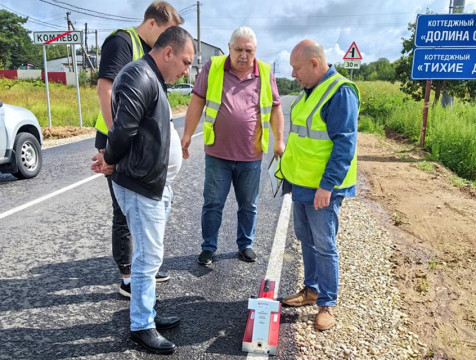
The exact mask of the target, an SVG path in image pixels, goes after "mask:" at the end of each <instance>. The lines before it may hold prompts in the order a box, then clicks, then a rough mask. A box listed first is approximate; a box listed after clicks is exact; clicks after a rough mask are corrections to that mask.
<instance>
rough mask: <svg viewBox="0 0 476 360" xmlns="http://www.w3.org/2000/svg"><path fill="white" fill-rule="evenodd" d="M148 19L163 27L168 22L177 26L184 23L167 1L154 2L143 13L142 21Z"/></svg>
mask: <svg viewBox="0 0 476 360" xmlns="http://www.w3.org/2000/svg"><path fill="white" fill-rule="evenodd" d="M148 19H154V20H155V21H156V22H157V24H159V25H165V24H167V23H168V22H169V21H173V22H174V23H175V24H177V25H180V24H183V23H184V20H183V17H182V16H180V14H179V13H178V11H177V10H175V8H174V7H173V6H172V5H170V4H169V3H168V2H167V1H154V2H153V3H152V4H150V5H149V7H148V8H147V9H146V10H145V13H144V21H146V20H148Z"/></svg>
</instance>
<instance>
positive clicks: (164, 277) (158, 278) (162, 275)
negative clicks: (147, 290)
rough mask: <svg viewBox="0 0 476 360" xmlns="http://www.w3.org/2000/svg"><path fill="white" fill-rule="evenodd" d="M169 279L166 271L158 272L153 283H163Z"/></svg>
mask: <svg viewBox="0 0 476 360" xmlns="http://www.w3.org/2000/svg"><path fill="white" fill-rule="evenodd" d="M169 279H170V276H169V274H167V272H166V271H158V272H157V274H155V281H157V282H165V281H169Z"/></svg>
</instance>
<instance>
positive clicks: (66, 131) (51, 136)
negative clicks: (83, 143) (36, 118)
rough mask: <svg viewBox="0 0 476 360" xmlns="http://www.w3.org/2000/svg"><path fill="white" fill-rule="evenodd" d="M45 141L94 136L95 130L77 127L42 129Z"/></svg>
mask: <svg viewBox="0 0 476 360" xmlns="http://www.w3.org/2000/svg"><path fill="white" fill-rule="evenodd" d="M41 131H42V133H43V139H44V140H56V139H65V138H70V137H74V136H79V135H85V134H93V133H95V132H96V129H95V128H91V127H83V128H79V127H75V126H55V127H50V128H43V129H41Z"/></svg>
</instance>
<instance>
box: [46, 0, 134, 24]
mask: <svg viewBox="0 0 476 360" xmlns="http://www.w3.org/2000/svg"><path fill="white" fill-rule="evenodd" d="M40 1H41V2H44V3H46V4H50V5H53V6H56V7H59V8H62V9H66V10H71V11H74V12H77V13H80V14H83V15H88V16H92V17H97V18H100V19H104V20H114V21H126V20H124V19H119V18H117V17H116V15H110V16H100V15H95V14H91V13H88V12H85V11H81V10H75V9H71V8H69V7H66V6H62V5H58V4H54V3H52V2H49V1H46V0H40ZM88 11H90V10H88ZM131 19H132V18H131ZM140 20H141V19H138V21H140ZM127 21H128V20H127Z"/></svg>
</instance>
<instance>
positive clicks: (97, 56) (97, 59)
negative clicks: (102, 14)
mask: <svg viewBox="0 0 476 360" xmlns="http://www.w3.org/2000/svg"><path fill="white" fill-rule="evenodd" d="M94 33H95V34H96V70H97V71H99V49H98V31H97V29H96V30H94Z"/></svg>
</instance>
